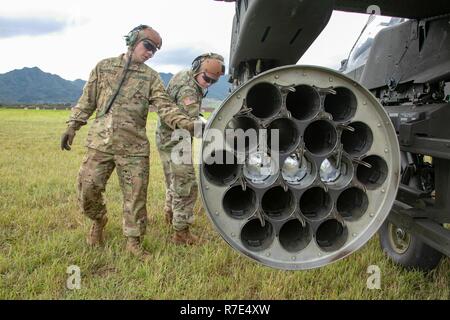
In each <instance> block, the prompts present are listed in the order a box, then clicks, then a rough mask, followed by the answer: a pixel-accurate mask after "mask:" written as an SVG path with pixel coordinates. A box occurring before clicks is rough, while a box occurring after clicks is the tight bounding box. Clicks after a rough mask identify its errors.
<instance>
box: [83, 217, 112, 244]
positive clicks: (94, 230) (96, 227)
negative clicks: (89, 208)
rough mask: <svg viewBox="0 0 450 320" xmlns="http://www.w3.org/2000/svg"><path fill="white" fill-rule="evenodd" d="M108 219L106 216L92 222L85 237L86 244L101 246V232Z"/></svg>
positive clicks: (102, 237)
mask: <svg viewBox="0 0 450 320" xmlns="http://www.w3.org/2000/svg"><path fill="white" fill-rule="evenodd" d="M107 222H108V218H107V217H106V216H103V217H101V218H100V219H97V220H94V222H93V223H92V226H91V229H90V230H89V235H88V237H87V243H88V244H89V245H91V246H102V245H103V244H104V243H105V237H104V234H103V231H104V229H105V226H106V223H107Z"/></svg>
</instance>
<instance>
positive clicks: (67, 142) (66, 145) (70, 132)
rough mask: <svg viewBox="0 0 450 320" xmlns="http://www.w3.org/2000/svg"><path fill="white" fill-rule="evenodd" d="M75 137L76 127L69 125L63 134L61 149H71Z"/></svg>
mask: <svg viewBox="0 0 450 320" xmlns="http://www.w3.org/2000/svg"><path fill="white" fill-rule="evenodd" d="M73 138H75V129H74V128H73V127H67V130H66V132H64V133H63V135H62V136H61V150H64V149H66V150H70V146H71V145H72V142H73Z"/></svg>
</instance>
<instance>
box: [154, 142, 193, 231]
mask: <svg viewBox="0 0 450 320" xmlns="http://www.w3.org/2000/svg"><path fill="white" fill-rule="evenodd" d="M156 140H157V146H158V151H159V155H160V157H161V162H162V165H163V170H164V180H165V182H166V200H165V205H164V210H165V211H172V212H173V220H172V225H173V228H174V229H175V230H177V231H178V230H183V229H186V228H188V227H189V226H191V225H192V224H193V222H194V205H195V201H196V200H197V194H198V190H197V182H196V180H195V170H194V166H193V165H192V161H191V163H190V164H175V163H174V162H173V161H171V159H170V154H171V150H172V149H171V148H161V146H160V144H159V143H158V138H157V139H156Z"/></svg>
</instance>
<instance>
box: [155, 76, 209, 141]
mask: <svg viewBox="0 0 450 320" xmlns="http://www.w3.org/2000/svg"><path fill="white" fill-rule="evenodd" d="M167 93H168V94H169V96H170V97H171V98H172V100H173V101H174V102H175V103H176V104H177V106H178V108H179V109H180V110H181V111H182V112H183V113H184V114H185V115H186V116H189V117H190V118H191V121H194V120H195V119H197V118H198V116H199V114H200V106H201V104H202V99H203V89H202V88H201V87H200V86H199V85H198V84H197V82H196V81H195V80H194V73H193V71H192V70H190V69H189V70H183V71H180V72H178V73H177V74H176V75H174V76H173V78H172V79H171V80H170V82H169V84H168V86H167ZM172 132H173V130H172V129H171V127H170V125H168V124H167V121H166V120H165V119H164V118H163V117H161V116H159V118H158V126H157V130H156V135H157V142H158V144H159V148H160V149H163V150H164V149H168V148H170V147H171V146H172V145H173V144H174V143H173V142H171V141H170V140H171V136H172ZM175 144H176V142H175Z"/></svg>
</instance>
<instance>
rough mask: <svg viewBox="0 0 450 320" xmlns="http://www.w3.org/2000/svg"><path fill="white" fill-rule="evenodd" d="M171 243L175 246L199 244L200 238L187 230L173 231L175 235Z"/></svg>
mask: <svg viewBox="0 0 450 320" xmlns="http://www.w3.org/2000/svg"><path fill="white" fill-rule="evenodd" d="M172 242H173V243H175V244H187V245H195V244H200V238H199V237H197V236H196V235H193V234H192V233H191V232H190V231H189V228H186V229H183V230H179V231H175V234H174V235H173V237H172Z"/></svg>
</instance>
